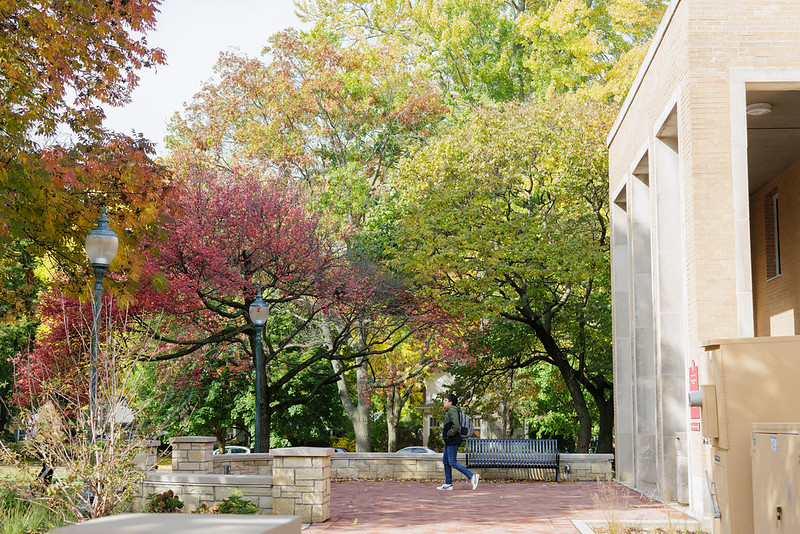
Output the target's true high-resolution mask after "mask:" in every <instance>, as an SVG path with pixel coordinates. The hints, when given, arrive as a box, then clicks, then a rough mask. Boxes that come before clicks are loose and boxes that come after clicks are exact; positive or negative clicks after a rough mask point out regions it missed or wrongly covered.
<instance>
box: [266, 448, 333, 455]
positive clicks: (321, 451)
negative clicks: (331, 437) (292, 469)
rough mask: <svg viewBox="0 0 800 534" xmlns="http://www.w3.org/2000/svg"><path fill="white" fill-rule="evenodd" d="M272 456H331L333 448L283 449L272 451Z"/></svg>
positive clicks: (270, 451)
mask: <svg viewBox="0 0 800 534" xmlns="http://www.w3.org/2000/svg"><path fill="white" fill-rule="evenodd" d="M269 454H271V455H272V456H331V455H333V448H332V447H283V448H280V449H270V450H269Z"/></svg>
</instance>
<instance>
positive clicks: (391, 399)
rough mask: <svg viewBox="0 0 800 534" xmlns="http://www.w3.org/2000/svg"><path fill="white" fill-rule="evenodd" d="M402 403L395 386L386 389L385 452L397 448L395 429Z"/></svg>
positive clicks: (397, 425)
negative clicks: (386, 439) (386, 440)
mask: <svg viewBox="0 0 800 534" xmlns="http://www.w3.org/2000/svg"><path fill="white" fill-rule="evenodd" d="M403 404H404V403H403V401H402V400H401V399H400V395H399V394H398V391H397V387H396V386H392V387H389V388H387V389H386V435H387V436H388V443H387V445H386V452H395V451H396V450H397V429H398V427H399V425H400V414H401V413H402V411H403Z"/></svg>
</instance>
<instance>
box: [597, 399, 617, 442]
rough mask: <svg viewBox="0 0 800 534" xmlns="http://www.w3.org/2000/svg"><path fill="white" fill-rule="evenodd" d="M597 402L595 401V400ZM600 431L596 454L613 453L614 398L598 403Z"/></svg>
mask: <svg viewBox="0 0 800 534" xmlns="http://www.w3.org/2000/svg"><path fill="white" fill-rule="evenodd" d="M595 402H597V399H595ZM597 409H598V411H599V412H600V418H599V420H598V423H599V426H600V429H599V434H598V436H597V452H607V453H612V452H614V398H613V396H612V398H611V399H608V400H605V399H604V401H603V402H602V404H600V403H598V406H597Z"/></svg>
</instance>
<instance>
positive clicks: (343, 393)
mask: <svg viewBox="0 0 800 534" xmlns="http://www.w3.org/2000/svg"><path fill="white" fill-rule="evenodd" d="M365 361H366V358H360V360H359V364H360V365H359V367H358V368H356V390H357V392H358V395H357V401H356V402H355V403H354V402H353V401H352V399H351V397H350V389H349V388H348V386H347V382H346V381H345V377H344V375H342V376H341V377H340V378H339V381H338V382H336V387H337V389H338V391H339V399H341V401H342V406H343V407H344V411H345V413H346V414H347V417H348V418H349V419H350V422H351V423H352V424H353V432H354V433H355V435H356V452H371V445H370V441H369V404H370V391H369V387H368V386H369V380H368V379H369V377H368V376H367V370H366V369H365V365H364V363H365ZM331 363H332V364H333V369H334V370H335V371H336V372H339V371H341V369H342V364H341V362H338V361H336V360H334V361H332V362H331Z"/></svg>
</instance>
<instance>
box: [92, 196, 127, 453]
mask: <svg viewBox="0 0 800 534" xmlns="http://www.w3.org/2000/svg"><path fill="white" fill-rule="evenodd" d="M118 245H119V240H118V239H117V234H115V233H114V231H113V230H111V229H110V228H109V227H108V217H106V209H105V208H103V213H102V215H100V218H99V219H97V226H96V227H95V228H94V229H93V230H92V231H90V232H89V233H88V234H86V255H87V256H88V257H89V262H90V263H91V264H92V269H94V307H93V309H92V313H93V317H92V345H91V361H90V362H89V417H90V421H91V422H92V429H94V418H95V415H96V411H97V368H96V365H97V345H98V339H97V338H98V331H99V330H100V309H101V304H102V298H103V278H105V275H106V271H107V270H108V266H109V265H110V264H111V260H113V259H114V256H115V255H116V254H117V246H118ZM92 436H93V437H94V430H92Z"/></svg>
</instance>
